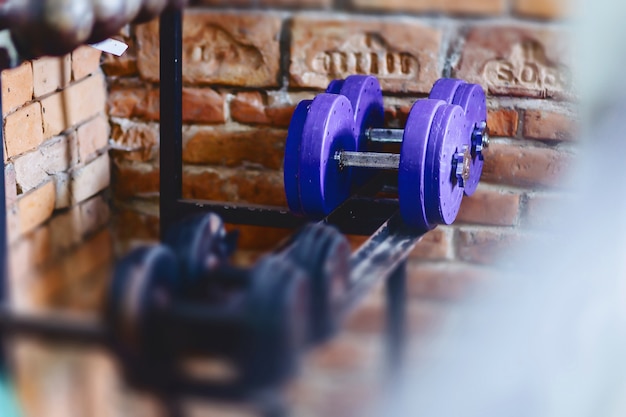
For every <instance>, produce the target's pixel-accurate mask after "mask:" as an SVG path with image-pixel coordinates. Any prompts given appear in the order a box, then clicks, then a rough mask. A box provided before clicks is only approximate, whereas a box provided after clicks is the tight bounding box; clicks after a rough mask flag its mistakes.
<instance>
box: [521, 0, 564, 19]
mask: <svg viewBox="0 0 626 417" xmlns="http://www.w3.org/2000/svg"><path fill="white" fill-rule="evenodd" d="M572 3H573V2H572V1H569V0H515V2H514V3H513V11H514V12H515V13H516V14H518V15H520V16H528V17H538V18H541V19H562V18H567V17H569V16H570V15H571V9H572Z"/></svg>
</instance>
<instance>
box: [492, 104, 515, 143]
mask: <svg viewBox="0 0 626 417" xmlns="http://www.w3.org/2000/svg"><path fill="white" fill-rule="evenodd" d="M518 124H519V114H518V113H517V111H516V110H514V109H496V110H489V112H488V114H487V125H488V127H489V134H490V135H491V136H505V137H510V138H512V137H514V136H515V135H516V134H517V126H518Z"/></svg>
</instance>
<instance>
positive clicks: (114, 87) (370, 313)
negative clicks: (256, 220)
mask: <svg viewBox="0 0 626 417" xmlns="http://www.w3.org/2000/svg"><path fill="white" fill-rule="evenodd" d="M197 3H203V4H204V8H199V9H197V10H194V11H188V13H187V15H186V19H185V26H184V27H185V29H184V39H185V43H184V48H183V56H184V62H185V68H184V70H183V72H184V83H185V90H184V97H183V101H184V104H183V113H184V115H183V117H184V120H185V129H184V151H183V159H184V163H185V168H184V195H185V197H190V198H206V199H217V200H227V201H243V202H251V203H259V204H272V205H286V202H285V197H284V195H283V185H282V172H281V169H282V157H283V151H284V142H285V137H286V129H287V127H288V124H289V119H290V116H291V113H292V111H293V109H294V107H295V105H296V104H297V103H298V102H299V101H300V100H302V99H305V98H311V97H313V96H314V95H315V94H318V93H320V92H321V91H323V89H324V88H325V87H326V85H327V84H328V82H329V81H330V80H332V79H334V78H343V77H345V76H347V75H349V74H351V73H356V72H364V73H372V74H374V75H377V76H378V77H379V79H380V80H381V84H382V86H383V88H384V93H385V105H386V123H387V124H388V125H389V126H394V127H401V126H402V125H403V123H404V121H405V120H406V117H407V112H408V111H409V109H410V106H411V104H412V103H413V102H414V101H415V100H416V99H418V98H423V97H425V96H426V95H427V94H428V92H429V90H430V87H431V85H432V83H433V82H434V81H435V80H436V79H437V78H439V77H442V76H452V77H458V78H464V79H466V80H467V81H469V82H473V83H479V84H481V85H482V86H483V88H484V89H485V91H487V92H488V107H489V128H490V130H491V133H492V146H491V147H490V148H489V150H488V151H487V152H486V155H485V160H486V163H485V169H484V172H483V178H482V184H481V185H480V187H479V189H478V191H477V192H476V194H475V195H474V196H472V197H471V198H466V199H464V202H463V205H462V208H461V211H460V213H459V216H458V219H457V222H456V223H455V224H454V225H453V226H450V227H439V228H437V229H436V230H433V231H432V232H430V233H428V234H427V235H426V236H425V237H424V239H423V240H422V242H421V243H420V244H419V245H418V247H417V248H416V249H415V251H414V253H413V254H412V257H411V262H410V264H409V272H410V280H409V293H410V295H411V304H410V306H409V310H408V312H409V327H410V328H411V329H412V330H413V332H414V334H423V333H424V332H425V331H426V330H428V329H431V328H433V326H435V327H436V323H437V320H438V318H439V317H440V316H441V312H442V311H445V310H446V306H447V305H449V303H450V302H454V301H455V300H458V299H459V298H460V297H462V296H463V295H465V294H467V292H468V291H469V290H470V289H471V288H472V286H473V284H475V283H476V282H478V281H481V280H484V279H489V278H490V277H493V271H492V270H491V268H490V266H491V265H492V264H493V262H494V260H495V259H496V258H497V257H498V253H499V251H501V250H502V249H507V248H509V247H512V246H513V245H514V244H515V243H516V242H518V241H519V240H520V239H523V238H524V236H525V235H526V234H528V233H533V232H534V231H536V230H537V228H538V227H541V226H545V225H546V224H548V223H549V222H550V219H546V218H545V217H543V216H542V214H541V207H542V206H543V205H545V204H546V203H547V202H551V201H554V200H559V199H561V198H563V196H565V195H567V193H568V190H567V189H564V188H563V186H562V183H563V180H564V176H565V175H566V173H567V169H568V167H569V166H570V164H571V160H572V158H573V156H574V154H575V144H574V143H573V141H572V139H573V137H574V136H575V124H576V123H575V120H576V117H575V111H574V110H575V106H574V104H573V101H574V99H575V94H574V90H573V87H572V81H571V74H570V67H571V65H570V62H569V58H568V54H569V47H570V46H569V43H568V32H567V31H568V27H567V21H566V18H567V16H568V10H567V8H566V6H567V2H566V1H564V0H563V1H559V0H551V1H534V0H508V1H507V0H458V1H457V0H441V1H431V0H405V1H402V0H397V1H394V0H384V1H383V0H352V1H332V0H311V1H306V2H297V1H289V0H282V1H280V0H260V1H259V0H256V1H251V0H240V1H236V2H232V1H228V2H227V1H219V0H204V1H199V2H197ZM215 6H217V7H215ZM226 6H230V7H235V9H224V8H223V7H226ZM249 6H254V7H256V8H257V9H254V10H252V9H250V7H249ZM157 33H158V25H157V23H156V22H154V23H151V24H147V25H144V26H139V27H136V28H132V29H131V30H130V31H129V32H128V33H127V34H126V36H125V39H126V41H127V42H129V43H130V45H131V48H130V50H129V53H128V54H127V55H126V56H125V57H123V58H122V59H109V58H107V59H106V60H105V63H104V70H105V73H106V74H107V80H108V84H109V99H108V109H109V115H110V117H111V119H110V120H111V126H112V136H113V140H114V149H113V151H112V153H111V155H112V161H113V165H112V166H113V168H112V172H113V182H112V188H113V196H114V212H115V216H114V217H115V222H116V225H117V228H116V231H115V233H116V237H117V242H118V243H120V244H121V246H122V247H127V246H128V244H130V243H131V242H133V241H135V240H144V239H148V240H150V239H155V238H156V236H157V234H158V222H157V217H156V216H157V213H158V211H157V207H158V198H157V197H158V148H157V144H158V115H159V106H158V103H159V99H158V97H159V95H158V94H159V85H158V72H157V70H158V38H157ZM241 229H242V232H243V234H242V241H241V245H240V246H241V249H242V250H241V251H240V253H241V254H242V255H241V256H240V258H241V260H244V261H245V260H246V259H248V258H247V257H246V255H248V254H251V255H252V256H255V254H256V253H258V251H263V250H267V249H268V248H270V247H271V246H272V245H273V244H274V243H275V242H276V241H278V240H279V239H280V238H282V237H283V236H284V234H285V232H284V231H267V230H265V229H260V228H251V227H242V228H241ZM357 241H358V239H357ZM383 305H384V304H383V300H382V296H381V294H380V293H377V294H373V295H372V297H371V298H370V299H369V300H368V301H367V302H366V303H365V305H364V306H363V308H361V309H360V310H359V311H358V312H357V313H356V314H355V316H354V317H353V318H352V319H351V320H350V323H349V326H348V327H349V329H350V331H349V332H346V333H343V334H342V335H341V336H340V337H339V338H338V339H337V340H336V341H335V342H333V343H331V344H330V345H329V346H328V347H327V348H326V349H321V350H318V351H317V352H315V353H314V354H313V355H311V356H309V358H308V360H307V363H308V365H307V366H306V367H305V370H304V378H302V379H301V380H300V381H299V383H297V384H295V385H294V389H293V390H292V392H293V396H294V398H295V399H296V403H297V410H298V414H297V415H308V414H307V412H308V413H311V412H312V411H311V410H314V411H313V412H312V414H311V415H336V416H339V415H347V414H345V413H347V412H348V410H352V411H353V410H355V409H358V406H359V405H362V404H363V403H364V399H367V398H372V397H373V396H374V394H375V393H376V384H375V383H373V382H372V375H379V374H377V373H376V372H374V371H375V370H377V369H379V368H377V366H378V365H380V361H377V360H376V358H378V359H380V355H381V350H382V346H381V342H380V331H381V329H382V327H383V325H384V316H383ZM376 355H378V356H376ZM373 358H374V359H373ZM377 364H378V365H377ZM338 375H339V376H341V377H338ZM312 387H314V389H313V388H312ZM300 413H302V414H300ZM356 415H359V414H358V413H357V414H356Z"/></svg>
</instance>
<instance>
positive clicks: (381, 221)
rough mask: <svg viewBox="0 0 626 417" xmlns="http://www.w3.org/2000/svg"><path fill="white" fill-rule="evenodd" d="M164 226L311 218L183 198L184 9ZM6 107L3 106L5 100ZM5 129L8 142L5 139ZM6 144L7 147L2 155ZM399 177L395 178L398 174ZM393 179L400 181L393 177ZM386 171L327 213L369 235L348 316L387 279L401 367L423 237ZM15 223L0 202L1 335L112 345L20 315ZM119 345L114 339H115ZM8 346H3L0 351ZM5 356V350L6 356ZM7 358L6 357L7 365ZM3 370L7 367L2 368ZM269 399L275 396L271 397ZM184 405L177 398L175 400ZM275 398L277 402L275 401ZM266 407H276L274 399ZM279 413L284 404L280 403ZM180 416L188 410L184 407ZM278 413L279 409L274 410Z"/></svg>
mask: <svg viewBox="0 0 626 417" xmlns="http://www.w3.org/2000/svg"><path fill="white" fill-rule="evenodd" d="M160 54H161V62H160V65H161V67H160V71H161V109H160V114H161V120H160V134H161V142H160V181H161V183H160V184H161V185H160V222H161V223H160V226H161V231H165V230H168V228H169V227H170V226H172V225H173V224H174V223H176V222H177V221H179V220H180V219H182V218H183V217H185V216H187V215H190V214H193V213H198V212H199V213H202V212H209V211H211V212H214V213H217V214H218V215H220V216H221V217H222V218H223V219H224V221H225V222H227V223H231V224H242V225H244V224H245V225H255V226H265V227H279V228H297V227H299V226H301V225H303V224H304V223H305V222H306V219H304V218H302V217H299V216H296V215H294V214H292V213H290V212H289V211H288V210H287V209H286V208H284V207H273V206H259V205H249V204H232V203H226V202H215V201H197V200H188V199H183V198H182V178H183V163H182V147H183V143H182V12H180V11H168V12H165V13H164V14H163V15H162V16H161V18H160ZM0 104H1V103H0ZM1 135H2V130H1V129H0V143H3V138H2V136H1ZM3 149H4V147H3V146H2V147H0V156H2V153H3ZM391 178H393V177H391ZM391 181H393V180H391ZM388 182H389V178H385V174H381V176H379V177H377V178H376V179H374V180H372V181H370V182H369V183H368V184H367V185H366V186H364V187H363V188H362V189H360V190H359V192H358V193H357V194H356V195H355V196H353V197H351V198H350V199H349V200H348V201H346V202H345V203H344V204H342V205H341V206H340V207H339V208H337V209H336V210H334V211H333V212H332V213H330V214H329V215H328V216H327V217H325V218H324V219H323V220H322V222H325V223H328V224H332V225H334V226H336V227H337V228H338V229H339V230H341V231H342V232H344V233H346V234H355V235H364V236H369V239H368V240H367V241H366V242H365V243H364V244H362V245H361V247H359V248H358V249H357V250H356V251H354V252H353V253H352V255H351V259H350V265H351V272H350V277H349V282H350V287H349V289H348V291H347V293H346V294H345V297H344V299H343V301H342V304H341V309H340V316H341V317H342V318H345V317H346V316H347V315H348V314H350V312H352V311H353V310H354V309H355V307H356V306H357V305H358V304H359V302H360V301H361V300H363V298H364V297H365V296H366V295H367V294H368V293H369V291H370V290H371V289H372V288H374V287H375V286H376V284H377V283H380V282H381V281H384V282H385V285H386V298H387V300H386V311H387V331H386V338H387V345H388V349H387V354H388V361H389V369H390V370H394V369H396V368H397V367H398V365H399V363H400V361H401V358H402V346H403V341H404V338H405V334H404V327H405V307H406V302H405V298H406V291H405V287H406V275H405V270H406V260H407V257H408V255H409V253H410V252H411V250H412V249H413V247H414V246H415V244H416V243H417V242H418V241H419V239H420V238H421V236H422V233H419V232H415V231H414V230H411V229H410V228H408V227H406V226H405V225H404V223H403V221H402V219H401V216H400V213H399V206H398V203H397V200H395V199H385V198H375V197H374V196H375V195H376V194H377V193H378V192H379V191H380V190H381V187H382V186H383V184H386V183H388ZM4 197H5V182H4V170H0V198H2V201H4ZM7 260H8V257H7V228H6V208H5V204H0V262H1V263H0V279H1V281H0V336H2V337H4V336H8V335H16V334H20V335H27V336H29V337H37V338H43V339H47V340H58V341H64V342H66V341H69V342H76V343H83V344H93V345H98V346H107V347H111V346H112V341H111V338H110V335H109V334H108V332H107V329H106V328H105V327H104V326H103V324H102V323H99V322H90V321H89V322H88V321H77V320H76V319H68V318H67V317H64V316H51V315H46V316H45V317H41V316H24V315H21V314H17V313H14V312H12V310H11V308H10V306H9V303H8V297H7V291H6V287H7ZM113 342H114V341H113ZM1 346H2V344H1V343H0V349H1ZM1 359H2V355H1V352H0V360H1ZM4 363H5V362H4V361H2V362H0V365H2V364H4ZM1 371H2V368H0V373H2V372H1ZM148 378H149V377H148ZM172 388H174V387H173V386H172V385H170V386H168V387H163V390H162V391H161V392H157V394H160V395H161V396H162V397H167V398H163V399H164V401H165V402H166V403H169V402H170V401H169V399H174V400H177V399H178V398H179V397H181V396H185V395H194V396H204V397H212V398H223V399H230V400H237V399H245V397H244V396H245V394H246V393H244V392H224V391H223V390H220V389H218V388H216V389H213V388H211V387H207V386H176V387H175V390H172ZM267 398H275V396H272V395H270V396H268V397H267ZM174 402H176V401H174ZM270 402H271V401H270ZM266 406H267V407H265V408H266V409H268V410H269V409H272V405H271V404H266ZM273 409H274V410H276V407H274V408H273ZM170 411H171V413H172V415H178V414H179V413H180V411H179V409H178V408H177V407H173V408H172V409H171V410H170ZM267 413H268V414H276V411H274V412H272V411H268V412H267Z"/></svg>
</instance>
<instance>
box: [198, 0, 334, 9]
mask: <svg viewBox="0 0 626 417" xmlns="http://www.w3.org/2000/svg"><path fill="white" fill-rule="evenodd" d="M196 4H202V5H206V6H227V7H259V6H265V7H286V8H290V9H300V8H328V7H330V6H331V5H332V1H331V0H198V1H196Z"/></svg>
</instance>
